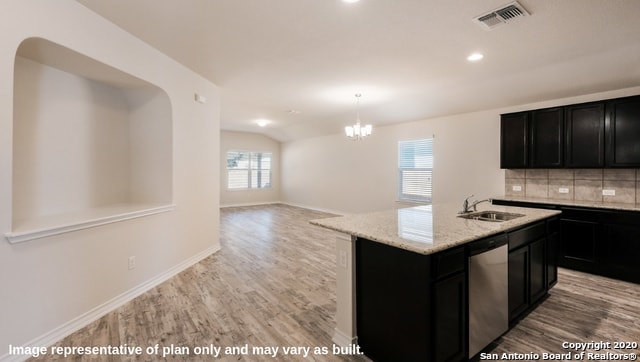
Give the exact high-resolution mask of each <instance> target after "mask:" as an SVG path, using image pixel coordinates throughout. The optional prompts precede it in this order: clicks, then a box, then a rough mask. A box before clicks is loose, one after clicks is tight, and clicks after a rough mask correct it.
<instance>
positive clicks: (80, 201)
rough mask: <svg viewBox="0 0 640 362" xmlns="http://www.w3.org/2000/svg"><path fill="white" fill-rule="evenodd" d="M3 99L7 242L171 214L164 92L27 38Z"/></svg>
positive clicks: (43, 41) (45, 42)
mask: <svg viewBox="0 0 640 362" xmlns="http://www.w3.org/2000/svg"><path fill="white" fill-rule="evenodd" d="M13 93H14V94H13V95H14V97H13V165H12V172H13V173H12V182H13V186H12V230H11V232H9V233H7V234H6V237H7V239H8V240H9V241H10V242H20V241H26V240H31V239H37V238H41V237H44V236H48V235H55V234H60V233H64V232H71V231H74V230H78V229H82V228H87V227H95V226H99V225H103V224H106V223H111V222H117V221H121V220H127V219H131V218H135V217H142V216H146V215H150V214H154V213H158V212H165V211H170V210H172V209H173V208H174V205H173V201H172V200H173V197H172V179H173V176H172V175H173V165H172V160H173V153H172V139H173V137H172V129H173V128H172V109H171V102H170V99H169V97H168V95H167V93H166V92H165V91H164V90H162V89H161V88H159V87H157V86H155V85H153V84H151V83H149V82H147V81H144V80H142V79H139V78H137V77H135V76H133V75H131V74H127V73H125V72H123V71H121V70H118V69H116V68H114V67H112V66H109V65H107V64H104V63H102V62H100V61H98V60H95V59H92V58H90V57H87V56H86V55H83V54H80V53H78V52H76V51H74V50H71V49H69V48H66V47H64V46H61V45H59V44H56V43H53V42H51V41H48V40H46V39H43V38H28V39H26V40H24V41H23V42H22V43H21V45H20V46H19V48H18V50H17V52H16V56H15V66H14V92H13Z"/></svg>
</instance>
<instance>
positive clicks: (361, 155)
mask: <svg viewBox="0 0 640 362" xmlns="http://www.w3.org/2000/svg"><path fill="white" fill-rule="evenodd" d="M499 129H500V124H499V121H498V120H497V119H496V118H495V114H494V113H493V112H480V113H475V114H472V115H462V116H452V117H445V118H438V119H434V120H429V121H421V122H412V123H404V124H399V125H392V126H385V127H376V128H374V131H373V135H372V136H371V137H370V138H368V139H365V140H362V141H357V142H356V141H350V140H348V139H346V137H344V135H342V134H337V135H332V136H326V137H319V138H313V139H309V140H302V141H297V142H290V143H286V144H284V145H283V147H282V164H283V172H282V195H283V200H284V201H285V202H288V203H292V204H297V205H305V206H310V207H314V208H318V209H323V210H328V211H334V212H339V213H354V212H366V211H374V210H384V209H390V208H395V207H398V206H400V205H398V204H397V202H396V201H397V187H398V186H397V185H398V182H397V177H398V176H397V174H398V172H397V168H398V161H397V157H398V156H397V155H398V141H401V140H412V139H420V138H431V137H433V136H435V138H434V144H433V148H434V150H433V151H434V171H433V202H449V201H456V202H457V201H460V202H462V199H463V198H464V196H465V195H469V194H472V193H474V194H476V195H477V196H478V197H489V196H493V195H495V194H497V193H499V192H502V190H503V189H504V175H503V173H502V171H500V169H499V159H498V157H497V156H496V155H497V154H498V152H499ZM329 145H330V146H329Z"/></svg>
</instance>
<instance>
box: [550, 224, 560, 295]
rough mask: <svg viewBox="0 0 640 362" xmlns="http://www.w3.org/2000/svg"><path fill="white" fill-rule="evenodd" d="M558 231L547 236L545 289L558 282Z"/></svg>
mask: <svg viewBox="0 0 640 362" xmlns="http://www.w3.org/2000/svg"><path fill="white" fill-rule="evenodd" d="M559 239H560V234H559V233H554V234H551V235H549V237H547V290H549V289H551V287H553V286H554V285H556V283H557V282H558V243H559Z"/></svg>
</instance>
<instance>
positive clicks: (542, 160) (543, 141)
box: [529, 107, 564, 168]
mask: <svg viewBox="0 0 640 362" xmlns="http://www.w3.org/2000/svg"><path fill="white" fill-rule="evenodd" d="M563 120H564V112H563V108H561V107H558V108H549V109H540V110H536V111H532V112H531V119H530V121H529V130H530V133H531V139H530V144H529V145H530V148H529V149H530V162H529V166H530V167H532V168H553V167H562V166H563V165H564V156H563V150H564V137H563V135H564V121H563Z"/></svg>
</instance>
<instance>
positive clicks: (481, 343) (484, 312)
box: [469, 235, 509, 358]
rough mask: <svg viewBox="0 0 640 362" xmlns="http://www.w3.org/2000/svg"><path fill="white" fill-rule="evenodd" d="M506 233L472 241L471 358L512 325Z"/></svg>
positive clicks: (470, 256)
mask: <svg viewBox="0 0 640 362" xmlns="http://www.w3.org/2000/svg"><path fill="white" fill-rule="evenodd" d="M508 252H509V251H508V246H507V236H506V235H501V236H496V237H493V238H487V239H483V240H479V241H476V242H473V243H471V244H469V358H471V357H473V356H475V355H476V354H477V353H478V352H480V351H482V349H483V348H485V347H486V346H488V345H489V344H490V343H491V342H493V341H494V340H495V339H496V338H498V337H500V336H501V335H502V334H503V333H505V332H506V331H507V330H508V329H509V289H508V288H509V265H508V261H509V254H508Z"/></svg>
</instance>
